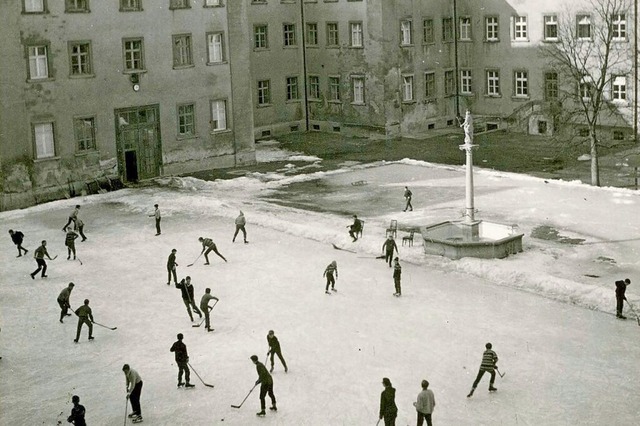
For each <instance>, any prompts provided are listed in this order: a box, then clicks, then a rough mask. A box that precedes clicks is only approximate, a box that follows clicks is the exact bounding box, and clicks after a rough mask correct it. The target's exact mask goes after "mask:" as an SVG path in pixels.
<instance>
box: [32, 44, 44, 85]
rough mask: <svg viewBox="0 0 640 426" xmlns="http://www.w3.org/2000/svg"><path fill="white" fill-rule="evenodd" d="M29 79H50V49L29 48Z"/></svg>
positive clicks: (42, 47) (40, 47)
mask: <svg viewBox="0 0 640 426" xmlns="http://www.w3.org/2000/svg"><path fill="white" fill-rule="evenodd" d="M28 51H29V79H30V80H41V79H44V78H49V55H48V53H49V47H48V46H29V47H28Z"/></svg>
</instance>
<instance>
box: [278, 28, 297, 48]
mask: <svg viewBox="0 0 640 426" xmlns="http://www.w3.org/2000/svg"><path fill="white" fill-rule="evenodd" d="M282 47H286V48H294V47H298V38H297V37H296V24H295V23H293V22H283V23H282Z"/></svg>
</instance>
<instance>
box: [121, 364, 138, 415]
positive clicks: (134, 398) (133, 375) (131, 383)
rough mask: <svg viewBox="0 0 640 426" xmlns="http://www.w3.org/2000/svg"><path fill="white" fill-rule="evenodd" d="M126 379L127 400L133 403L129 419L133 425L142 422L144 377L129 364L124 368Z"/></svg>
mask: <svg viewBox="0 0 640 426" xmlns="http://www.w3.org/2000/svg"><path fill="white" fill-rule="evenodd" d="M122 371H123V372H124V377H125V379H126V381H127V383H126V389H127V399H128V400H129V401H131V410H132V412H131V414H129V418H130V419H131V421H132V422H133V423H140V422H142V409H141V408H140V394H141V393H142V377H140V375H139V374H138V372H137V371H136V370H134V369H133V368H131V367H129V364H125V365H123V366H122Z"/></svg>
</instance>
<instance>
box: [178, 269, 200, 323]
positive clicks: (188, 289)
mask: <svg viewBox="0 0 640 426" xmlns="http://www.w3.org/2000/svg"><path fill="white" fill-rule="evenodd" d="M176 288H179V289H180V291H181V292H182V301H183V302H184V306H186V307H187V312H188V313H189V318H191V322H193V314H192V313H191V308H193V311H194V312H195V313H196V314H198V315H200V318H202V312H200V310H199V309H198V307H197V306H196V303H195V302H194V298H193V286H192V285H191V277H189V276H187V277H186V278H184V279H182V280H180V283H176Z"/></svg>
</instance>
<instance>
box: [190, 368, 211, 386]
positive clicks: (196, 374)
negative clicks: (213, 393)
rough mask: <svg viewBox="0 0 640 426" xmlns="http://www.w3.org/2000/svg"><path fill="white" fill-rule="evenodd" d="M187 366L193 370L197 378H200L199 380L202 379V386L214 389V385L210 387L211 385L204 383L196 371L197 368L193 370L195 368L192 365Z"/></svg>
mask: <svg viewBox="0 0 640 426" xmlns="http://www.w3.org/2000/svg"><path fill="white" fill-rule="evenodd" d="M187 365H188V366H189V367H191V369H192V370H193V372H194V373H196V376H198V379H200V381H201V382H202V384H203V385H205V386H206V387H209V388H212V387H213V385H210V384H208V383H205V382H204V380H202V377H200V375H199V374H198V372H197V371H196V369H195V368H193V366H192V365H191V364H189V363H187Z"/></svg>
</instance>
